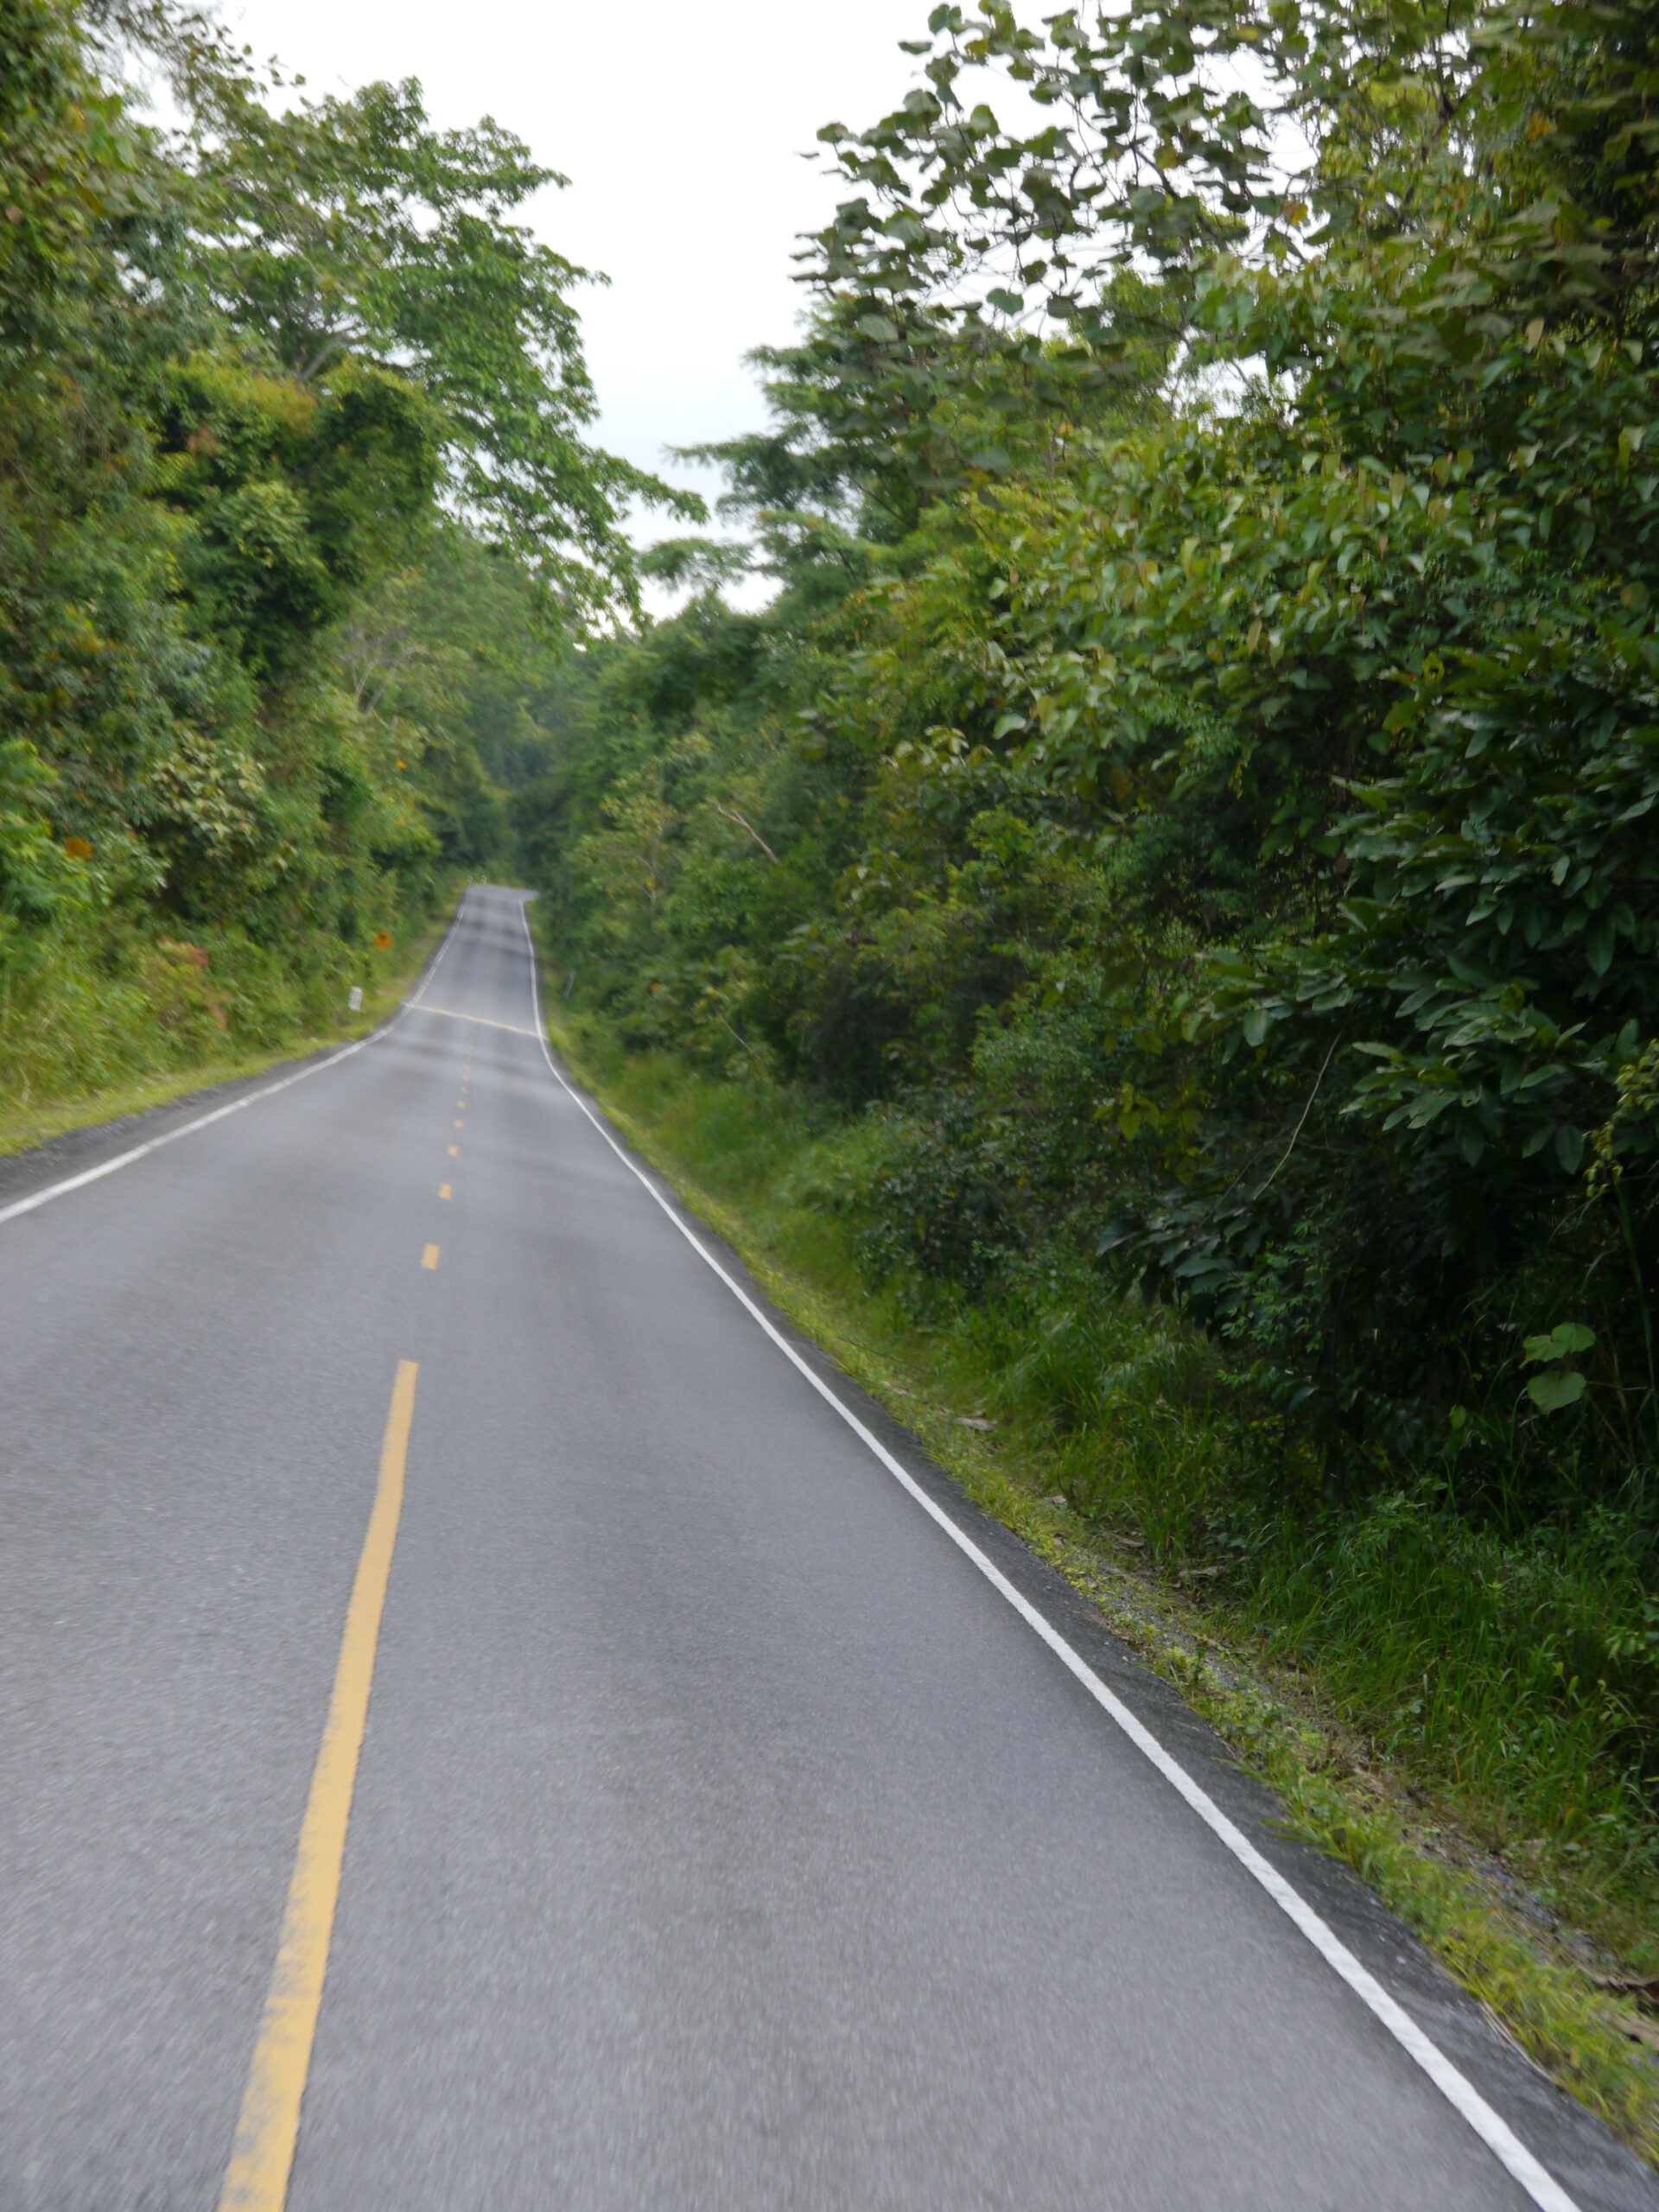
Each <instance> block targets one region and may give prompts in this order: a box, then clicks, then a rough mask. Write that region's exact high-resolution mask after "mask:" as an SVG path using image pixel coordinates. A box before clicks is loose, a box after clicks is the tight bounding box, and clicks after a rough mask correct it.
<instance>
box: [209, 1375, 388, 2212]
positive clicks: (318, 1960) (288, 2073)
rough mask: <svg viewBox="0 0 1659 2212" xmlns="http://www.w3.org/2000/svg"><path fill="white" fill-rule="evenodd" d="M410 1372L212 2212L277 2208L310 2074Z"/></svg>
mask: <svg viewBox="0 0 1659 2212" xmlns="http://www.w3.org/2000/svg"><path fill="white" fill-rule="evenodd" d="M418 1372H419V1370H418V1368H417V1366H416V1363H415V1362H414V1361H413V1360H412V1359H405V1360H403V1361H401V1362H400V1363H399V1364H398V1369H397V1382H396V1383H394V1385H393V1386H392V1393H391V1414H390V1416H389V1417H388V1419H387V1421H386V1433H385V1441H384V1442H383V1443H382V1445H381V1446H380V1483H379V1487H378V1490H377V1491H375V1496H374V1510H373V1511H372V1513H371V1514H370V1516H369V1531H368V1535H366V1536H365V1539H364V1541H363V1553H362V1556H361V1558H360V1559H359V1560H358V1563H357V1580H356V1581H355V1582H354V1583H353V1585H352V1601H351V1604H350V1605H349V1606H348V1607H347V1608H346V1633H345V1636H344V1637H342V1639H341V1642H340V1664H339V1666H338V1667H337V1668H336V1669H335V1671H334V1696H333V1698H332V1699H331V1700H330V1701H329V1706H328V1719H327V1725H326V1726H324V1729H323V1732H322V1745H321V1750H320V1751H318V1753H317V1764H316V1767H315V1770H314V1772H313V1774H312V1777H311V1795H310V1797H309V1798H308V1801H307V1803H306V1808H305V1818H304V1820H303V1821H302V1823H301V1825H300V1847H299V1851H298V1853H297V1855H296V1858H295V1861H294V1878H293V1880H292V1881H291V1882H290V1883H289V1888H288V1906H287V1910H285V1912H284V1913H283V1932H282V1936H281V1939H280V1941H279V1942H278V1944H277V1965H276V1968H275V1971H274V1972H273V1973H272V1974H271V1978H270V1995H269V1996H268V1997H267V1998H266V1999H265V2014H264V2020H263V2022H262V2023H261V2024H260V2029H259V2040H258V2042H257V2044H256V2045H255V2046H254V2053H253V2064H252V2066H251V2068H250V2069H249V2072H248V2085H247V2088H246V2089H245V2091H244V2092H243V2096H242V2110H241V2113H240V2116H239V2117H238V2120H237V2123H236V2140H235V2143H234V2145H232V2151H231V2163H230V2164H229V2166H228V2167H227V2168H226V2173H225V2185H224V2188H223V2189H222V2190H220V2192H219V2212H283V2205H284V2203H285V2202H286V2201H287V2197H288V2177H289V2173H290V2171H292V2168H293V2164H294V2146H295V2144H296V2141H297V2140H298V2138H299V2132H300V2105H301V2101H302V2099H303V2097H304V2095H305V2082H306V2076H307V2075H308V2073H309V2071H310V2069H311V2045H312V2043H313V2041H314V2039H315V2035H316V2028H317V2012H318V2008H319V2007H320V2006H321V2003H322V1983H323V1977H324V1975H325V1974H327V1971H328V1945H329V1941H330V1938H331V1937H332V1936H333V1933H334V1905H335V1902H336V1900H337V1899H338V1897H339V1895H340V1861H341V1859H342V1858H343V1857H344V1855H345V1851H346V1823H347V1821H349V1820H350V1818H351V1812H352V1791H353V1787H354V1786H355V1784H356V1781H357V1761H358V1754H359V1751H360V1750H361V1749H362V1745H363V1726H364V1722H365V1720H366V1719H367V1718H368V1711H369V1687H370V1684H371V1683H372V1681H373V1679H374V1655H375V1649H376V1646H377V1645H378V1643H379V1640H380V1615H381V1612H382V1611H383V1610H384V1608H385V1599H386V1584H387V1580H388V1579H389V1578H390V1576H391V1552H392V1546H393V1545H394V1544H395V1543H396V1542H397V1522H398V1516H400V1515H401V1513H402V1511H403V1508H404V1461H405V1459H407V1457H408V1453H409V1431H410V1423H411V1421H413V1419H414V1416H415V1377H416V1374H417V1373H418Z"/></svg>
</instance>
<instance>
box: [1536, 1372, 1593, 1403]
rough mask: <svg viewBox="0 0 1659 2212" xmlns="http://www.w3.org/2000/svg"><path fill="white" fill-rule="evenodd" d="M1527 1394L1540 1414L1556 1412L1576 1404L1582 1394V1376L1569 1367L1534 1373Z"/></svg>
mask: <svg viewBox="0 0 1659 2212" xmlns="http://www.w3.org/2000/svg"><path fill="white" fill-rule="evenodd" d="M1527 1395H1528V1396H1529V1398H1530V1399H1531V1400H1532V1402H1533V1404H1534V1405H1535V1406H1536V1407H1537V1408H1538V1410H1539V1412H1540V1413H1541V1414H1558V1413H1560V1410H1561V1408H1563V1407H1564V1406H1576V1405H1577V1404H1578V1402H1579V1400H1580V1398H1581V1397H1582V1396H1583V1395H1584V1377H1583V1376H1582V1375H1580V1374H1579V1373H1577V1371H1576V1370H1571V1369H1569V1370H1567V1371H1566V1372H1565V1373H1563V1372H1561V1371H1560V1370H1557V1371H1556V1372H1554V1373H1553V1374H1549V1375H1535V1376H1533V1378H1532V1380H1531V1382H1530V1383H1528V1385H1527Z"/></svg>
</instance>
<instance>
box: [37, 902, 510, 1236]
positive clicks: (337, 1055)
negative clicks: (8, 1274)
mask: <svg viewBox="0 0 1659 2212" xmlns="http://www.w3.org/2000/svg"><path fill="white" fill-rule="evenodd" d="M466 904H467V893H465V892H462V893H461V905H460V906H457V907H456V909H455V914H454V920H453V921H452V922H451V923H450V925H449V926H448V930H447V931H445V932H444V938H443V943H442V944H441V945H440V946H439V947H438V949H437V950H436V951H435V953H434V954H433V956H432V957H431V959H430V960H429V962H428V963H427V966H426V970H425V972H424V974H423V976H421V979H420V982H419V983H418V984H417V985H416V995H415V996H414V997H413V998H408V999H405V1000H404V1003H403V1004H402V1006H400V1007H398V1009H397V1013H396V1014H393V1015H392V1016H391V1019H390V1020H387V1021H384V1022H382V1023H381V1025H380V1027H379V1028H378V1029H372V1030H371V1031H370V1032H369V1033H368V1035H367V1036H366V1037H359V1039H357V1041H356V1042H355V1043H354V1044H351V1045H344V1046H341V1047H340V1051H339V1052H330V1053H329V1055H328V1057H327V1059H326V1060H313V1061H312V1063H311V1065H310V1066H309V1067H304V1068H302V1069H300V1071H299V1072H298V1073H297V1074H296V1075H285V1076H283V1078H282V1080H281V1081H280V1082H279V1083H268V1084H266V1085H265V1086H264V1090H250V1091H248V1092H247V1093H246V1094H245V1096H243V1097H240V1098H233V1099H232V1101H231V1103H230V1104H229V1105H228V1106H215V1107H214V1108H213V1111H212V1112H211V1113H209V1114H198V1115H197V1116H195V1117H194V1120H192V1121H188V1122H180V1124H179V1126H178V1128H176V1129H168V1131H167V1132H166V1133H165V1134H164V1135H162V1136H159V1137H150V1138H149V1139H147V1140H146V1141H145V1142H144V1143H143V1144H136V1145H134V1146H132V1147H131V1148H130V1150H129V1151H126V1152H120V1153H118V1154H116V1156H115V1158H114V1159H113V1160H100V1161H99V1164H98V1166H96V1167H85V1168H83V1169H82V1170H81V1172H80V1173H79V1175H66V1176H65V1177H64V1179H63V1180H62V1181H61V1182H60V1183H48V1185H47V1186H46V1188H45V1189H44V1190H43V1191H35V1192H32V1193H31V1194H30V1195H29V1197H28V1198H14V1199H13V1200H12V1202H11V1204H10V1205H9V1206H0V1224H3V1223H5V1222H8V1221H16V1219H17V1217H18V1216H19V1215H20V1214H25V1213H33V1212H34V1211H35V1209H36V1207H37V1206H46V1205H51V1203H52V1201H53V1199H54V1198H67V1197H68V1195H69V1193H70V1192H71V1191H84V1190H85V1189H86V1185H88V1184H89V1183H100V1182H102V1181H103V1179H104V1178H105V1176H106V1175H114V1174H117V1173H119V1171H120V1170H121V1169H122V1168H124V1167H130V1166H132V1164H133V1162H134V1161H135V1160H144V1159H147V1158H148V1157H149V1154H151V1153H152V1152H160V1151H161V1149H162V1147H163V1146H164V1145H169V1144H176V1143H177V1142H178V1141H179V1139H180V1138H181V1137H188V1136H193V1135H194V1134H195V1132H196V1131H197V1130H198V1129H206V1128H211V1127H212V1126H213V1123H214V1122H223V1121H226V1120H228V1119H229V1117H230V1116H232V1114H239V1113H241V1112H242V1111H243V1109H244V1108H245V1107H248V1106H257V1105H258V1103H259V1102H260V1101H261V1099H264V1098H274V1097H275V1096H277V1092H278V1091H279V1090H292V1089H293V1087H294V1085H295V1084H296V1083H305V1082H307V1081H308V1080H309V1078H310V1077H312V1076H314V1075H321V1073H322V1072H323V1071H324V1069H325V1068H335V1067H338V1066H339V1065H340V1062H341V1061H342V1060H349V1059H350V1058H352V1056H353V1053H356V1052H362V1051H363V1049H364V1047H365V1046H369V1045H376V1044H378V1043H379V1041H380V1039H382V1038H383V1037H389V1036H390V1035H391V1033H392V1031H393V1030H394V1029H395V1028H396V1027H397V1024H398V1023H399V1022H400V1021H401V1020H403V1018H404V1015H405V1014H407V1013H408V1012H409V1011H410V1008H411V1007H416V1006H418V1005H419V1004H420V996H419V994H420V993H421V992H422V991H423V990H424V989H425V988H426V987H427V985H428V984H429V982H431V980H432V977H433V975H434V973H435V970H436V969H437V965H438V963H439V961H441V960H442V957H443V956H444V954H445V953H446V952H448V950H449V940H450V938H452V937H454V933H455V931H456V930H457V929H458V928H459V927H460V925H461V912H462V910H463V909H464V908H465V906H466ZM537 1018H538V1019H539V1016H538V1017H537Z"/></svg>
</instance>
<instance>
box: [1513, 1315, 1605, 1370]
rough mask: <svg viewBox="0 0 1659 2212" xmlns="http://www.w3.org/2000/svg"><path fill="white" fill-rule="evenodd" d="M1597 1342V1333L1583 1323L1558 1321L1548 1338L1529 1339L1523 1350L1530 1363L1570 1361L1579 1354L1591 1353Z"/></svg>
mask: <svg viewBox="0 0 1659 2212" xmlns="http://www.w3.org/2000/svg"><path fill="white" fill-rule="evenodd" d="M1595 1341H1596V1332H1595V1331H1594V1330H1593V1329H1586V1327H1585V1325H1584V1323H1583V1322H1582V1321H1558V1322H1557V1323H1556V1325H1555V1326H1554V1328H1553V1329H1552V1330H1551V1331H1550V1332H1549V1334H1548V1336H1547V1337H1529V1338H1527V1340H1526V1344H1525V1345H1524V1347H1523V1350H1524V1355H1525V1357H1526V1358H1527V1359H1528V1360H1529V1361H1535V1360H1544V1359H1570V1358H1571V1357H1573V1355H1574V1354H1575V1353H1577V1352H1581V1351H1590V1350H1591V1349H1592V1347H1593V1345H1594V1344H1595Z"/></svg>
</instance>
